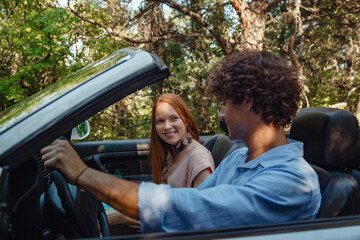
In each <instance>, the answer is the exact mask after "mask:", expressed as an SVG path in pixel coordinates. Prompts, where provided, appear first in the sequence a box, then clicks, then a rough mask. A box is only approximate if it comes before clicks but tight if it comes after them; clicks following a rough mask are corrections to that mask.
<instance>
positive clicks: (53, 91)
mask: <svg viewBox="0 0 360 240" xmlns="http://www.w3.org/2000/svg"><path fill="white" fill-rule="evenodd" d="M130 58H131V55H129V54H127V53H124V52H119V51H118V52H115V53H113V54H112V55H110V56H109V57H108V58H106V59H103V60H101V61H99V62H97V63H94V64H92V65H89V66H87V67H85V68H82V69H80V70H79V71H77V72H75V73H72V74H70V75H68V76H67V77H65V78H64V79H62V80H60V81H58V82H56V83H54V84H52V85H50V86H48V87H46V88H45V89H43V90H42V91H40V92H38V93H36V94H34V95H32V96H30V97H28V98H27V99H25V100H24V101H22V102H19V103H17V104H15V105H14V106H12V107H10V108H8V109H6V110H4V111H2V112H1V113H0V133H1V132H3V131H5V130H6V129H7V128H9V127H11V126H13V125H15V124H16V123H18V122H19V121H21V120H22V119H24V118H26V117H27V116H29V115H31V114H32V113H34V112H36V111H38V110H39V109H41V108H43V107H44V106H45V105H47V104H49V103H50V102H52V101H54V100H55V99H58V98H60V97H61V96H62V95H64V94H65V93H67V92H69V91H70V90H72V89H74V88H76V87H77V86H79V85H81V84H83V83H84V82H86V81H88V80H90V79H91V78H93V77H95V76H96V75H98V74H100V73H103V72H104V71H105V70H107V69H110V68H111V67H114V66H115V65H118V64H120V63H123V62H125V61H127V60H128V59H130Z"/></svg>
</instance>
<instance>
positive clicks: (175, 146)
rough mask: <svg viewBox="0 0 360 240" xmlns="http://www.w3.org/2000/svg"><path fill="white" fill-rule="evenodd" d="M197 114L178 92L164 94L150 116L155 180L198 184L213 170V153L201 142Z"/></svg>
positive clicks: (170, 183)
mask: <svg viewBox="0 0 360 240" xmlns="http://www.w3.org/2000/svg"><path fill="white" fill-rule="evenodd" d="M198 140H199V133H198V130H197V127H196V123H195V120H194V117H193V116H192V114H191V112H190V110H189V107H188V106H187V105H186V103H185V101H184V100H183V99H182V98H181V97H180V96H179V95H176V94H172V93H166V94H163V95H161V96H160V97H159V98H158V99H157V101H156V102H155V104H154V107H153V110H152V117H151V142H150V156H151V162H152V173H153V181H154V182H155V183H166V184H169V185H171V186H172V187H197V186H198V185H200V183H201V182H202V181H204V180H205V178H207V177H208V176H209V175H210V174H211V173H212V172H213V171H214V168H215V167H214V161H213V159H212V156H211V153H210V152H209V151H208V150H207V149H206V148H205V147H204V146H202V145H201V144H200V143H199V142H198Z"/></svg>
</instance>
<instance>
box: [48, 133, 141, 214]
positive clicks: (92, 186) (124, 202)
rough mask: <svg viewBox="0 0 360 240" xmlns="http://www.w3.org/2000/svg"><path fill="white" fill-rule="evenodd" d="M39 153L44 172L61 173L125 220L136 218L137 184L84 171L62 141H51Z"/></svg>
mask: <svg viewBox="0 0 360 240" xmlns="http://www.w3.org/2000/svg"><path fill="white" fill-rule="evenodd" d="M41 154H42V160H43V161H44V165H45V167H46V168H47V169H57V170H59V171H61V172H62V173H63V174H64V175H65V177H66V178H67V180H68V181H69V182H70V183H71V184H75V183H76V181H77V185H78V186H79V187H81V188H83V189H84V190H85V191H87V192H89V193H91V194H92V195H94V196H95V197H97V198H98V199H99V200H101V201H104V202H106V203H107V204H109V205H110V206H112V207H113V208H115V209H116V210H118V211H120V212H122V213H123V214H125V215H127V216H129V217H132V218H135V219H139V208H138V188H139V184H138V183H134V182H130V181H127V180H124V179H120V178H117V177H115V176H112V175H110V174H107V173H103V172H100V171H98V170H95V169H92V168H87V169H86V165H85V163H84V162H83V161H82V160H81V159H80V157H79V155H78V154H77V153H76V151H75V150H74V148H73V147H72V146H71V144H70V143H69V142H68V141H66V140H55V141H54V142H52V143H51V144H49V145H48V146H46V147H44V148H43V149H41ZM80 174H81V175H80ZM79 175H80V176H79Z"/></svg>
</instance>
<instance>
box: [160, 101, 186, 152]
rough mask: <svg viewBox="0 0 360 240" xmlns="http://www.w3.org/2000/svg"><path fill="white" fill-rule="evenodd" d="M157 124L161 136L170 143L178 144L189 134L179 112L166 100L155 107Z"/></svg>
mask: <svg viewBox="0 0 360 240" xmlns="http://www.w3.org/2000/svg"><path fill="white" fill-rule="evenodd" d="M155 126H156V132H157V134H158V135H159V137H160V138H161V139H162V140H164V141H165V142H167V143H168V144H170V145H176V144H177V143H179V142H180V140H182V139H183V138H184V137H185V136H186V134H187V129H186V125H185V124H184V122H183V121H182V120H181V118H180V116H179V114H178V113H177V112H176V111H175V109H174V108H173V107H172V106H171V105H170V104H168V103H165V102H162V103H159V104H158V106H157V107H156V109H155Z"/></svg>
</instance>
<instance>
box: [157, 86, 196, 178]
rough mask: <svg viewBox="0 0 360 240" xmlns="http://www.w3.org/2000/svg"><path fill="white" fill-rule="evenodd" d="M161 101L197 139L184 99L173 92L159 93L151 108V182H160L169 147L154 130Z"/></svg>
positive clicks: (193, 123) (191, 117)
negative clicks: (166, 104)
mask: <svg viewBox="0 0 360 240" xmlns="http://www.w3.org/2000/svg"><path fill="white" fill-rule="evenodd" d="M163 102H165V103H168V104H169V105H170V106H172V107H173V108H174V109H175V111H176V112H177V114H179V117H180V118H181V120H182V121H183V122H184V124H185V126H186V129H187V130H188V132H189V133H190V134H191V136H192V137H193V138H194V139H195V140H196V141H198V140H199V132H198V130H197V127H196V122H195V119H194V117H193V115H192V114H191V112H190V109H189V107H188V106H187V105H186V103H185V101H184V100H183V99H182V98H181V97H180V96H179V95H176V94H173V93H165V94H163V95H161V96H160V97H159V98H158V99H157V100H156V102H155V104H154V106H153V109H152V115H151V137H150V159H151V164H152V175H153V182H154V183H157V184H159V183H161V171H162V169H163V168H164V167H165V160H166V156H167V153H168V151H169V147H170V146H169V144H168V143H166V142H165V141H164V140H162V139H161V138H160V137H159V135H158V133H157V132H156V119H155V111H156V108H157V106H158V105H159V104H160V103H163Z"/></svg>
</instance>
